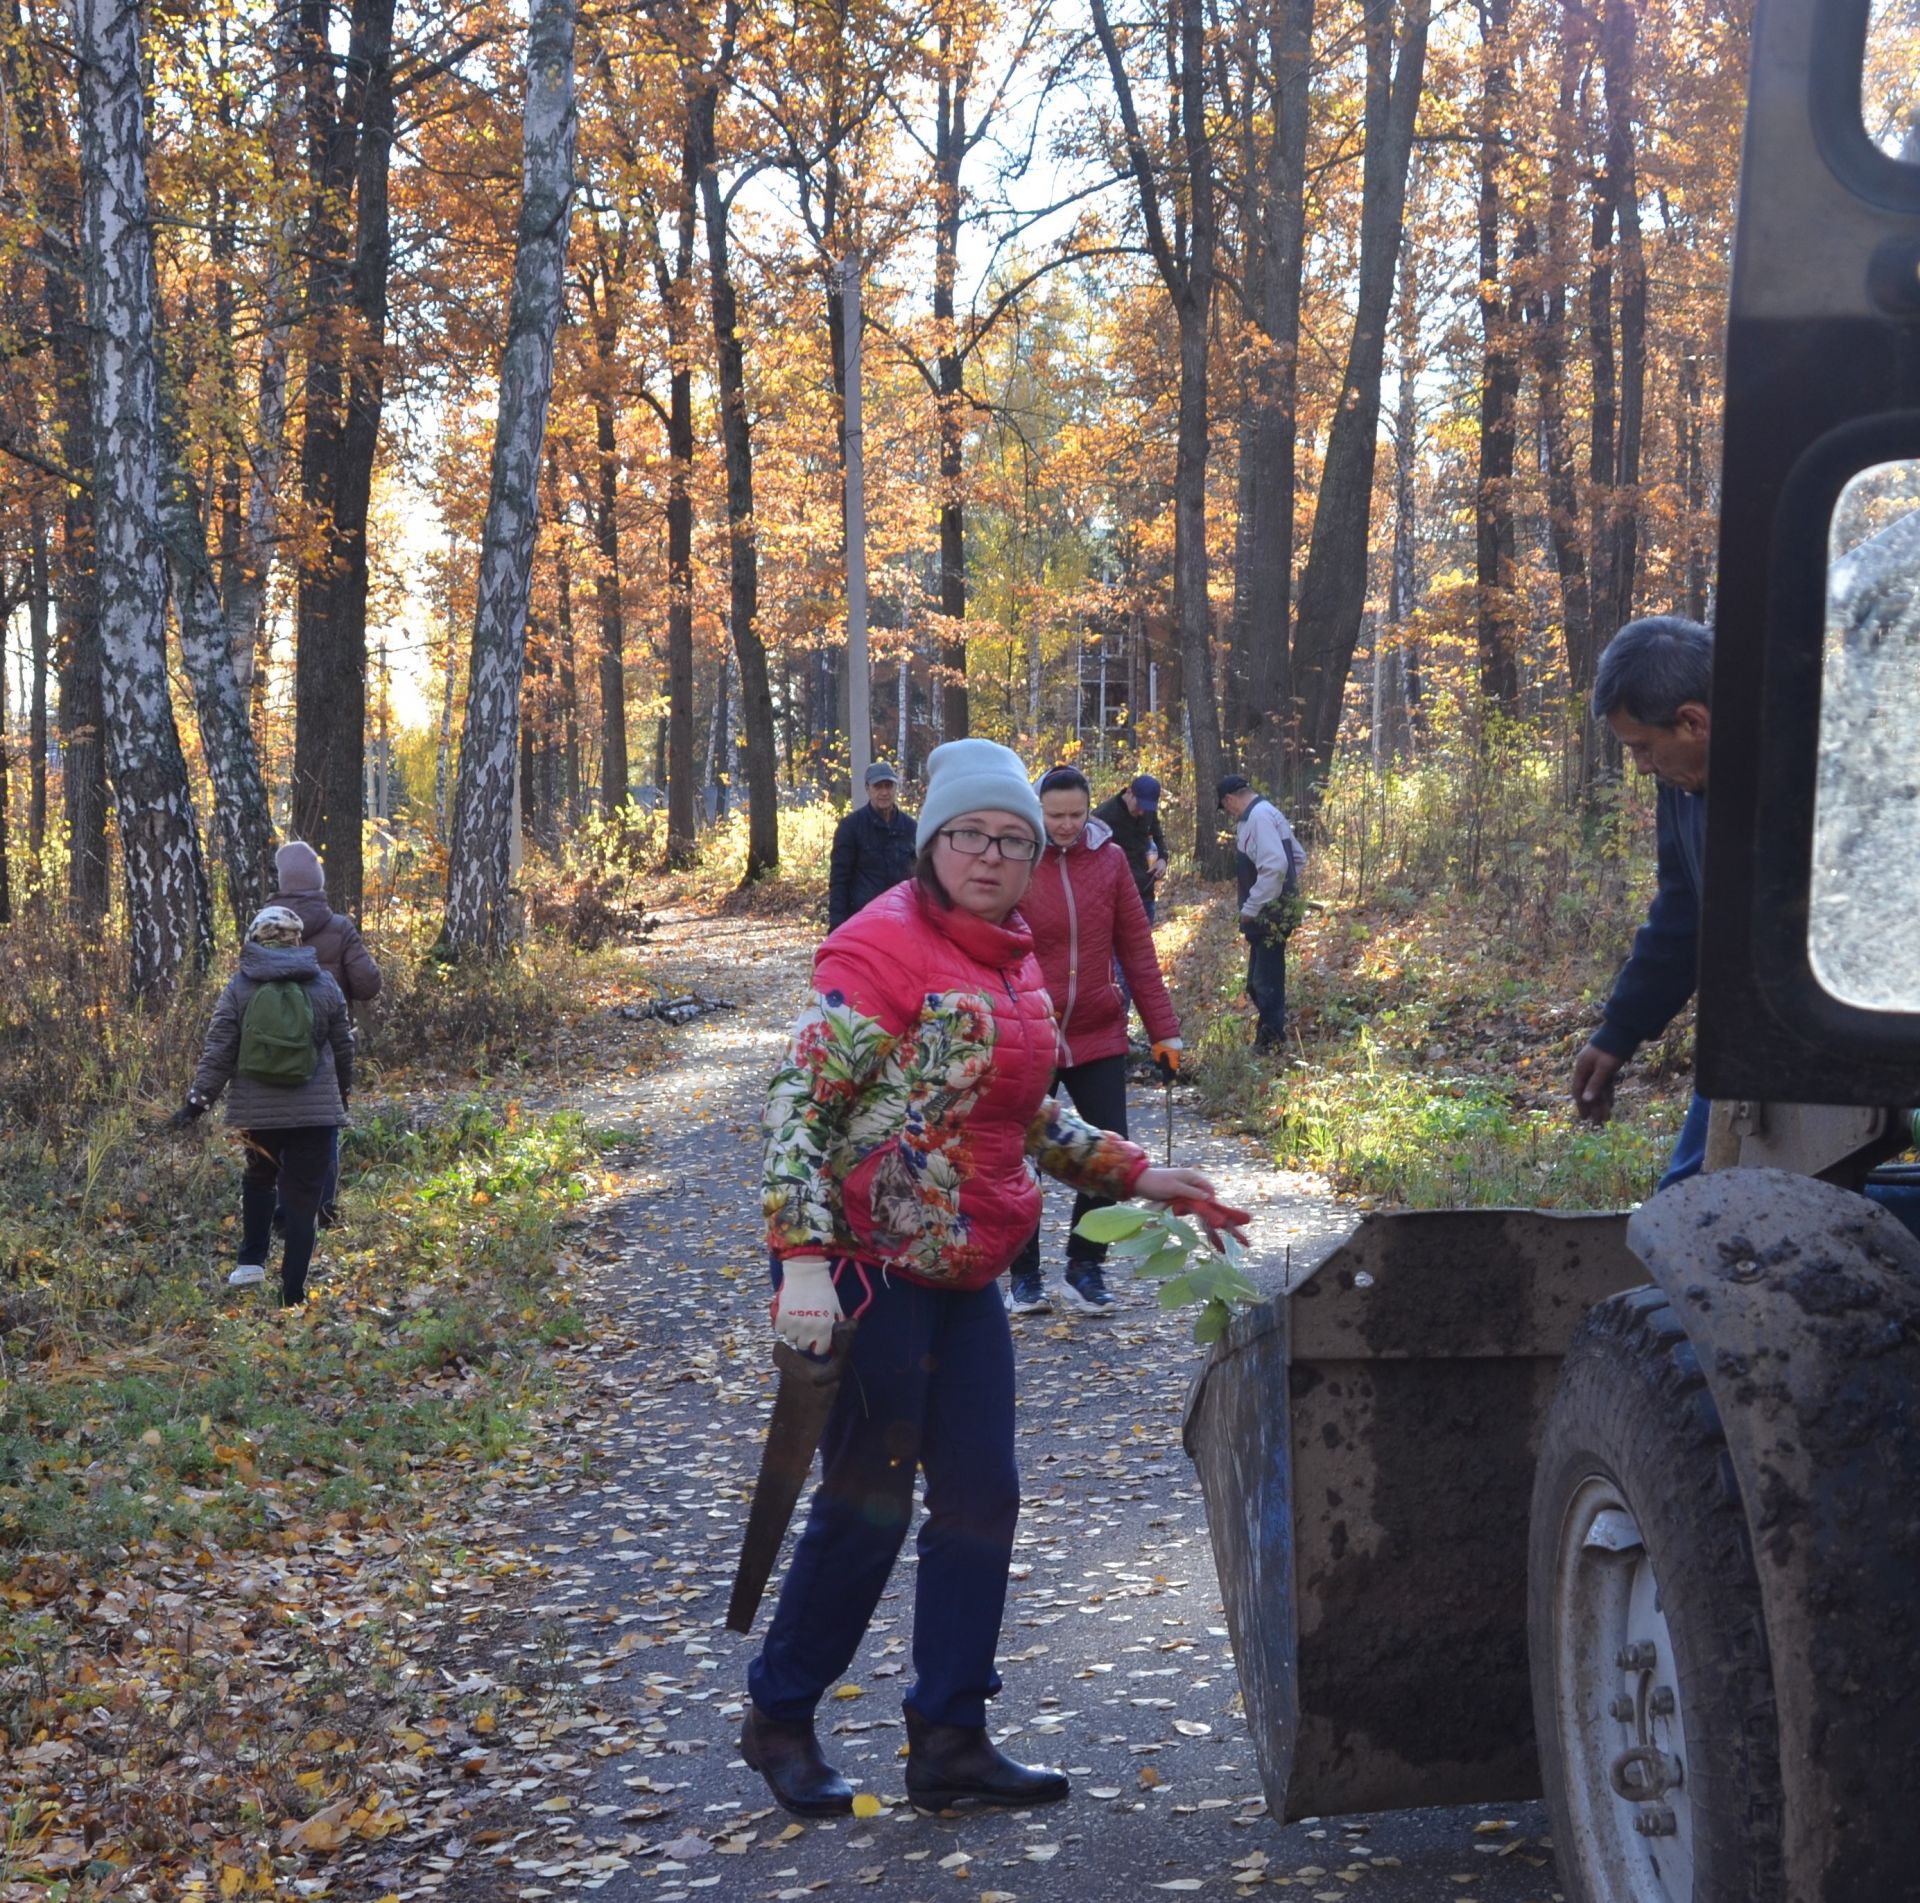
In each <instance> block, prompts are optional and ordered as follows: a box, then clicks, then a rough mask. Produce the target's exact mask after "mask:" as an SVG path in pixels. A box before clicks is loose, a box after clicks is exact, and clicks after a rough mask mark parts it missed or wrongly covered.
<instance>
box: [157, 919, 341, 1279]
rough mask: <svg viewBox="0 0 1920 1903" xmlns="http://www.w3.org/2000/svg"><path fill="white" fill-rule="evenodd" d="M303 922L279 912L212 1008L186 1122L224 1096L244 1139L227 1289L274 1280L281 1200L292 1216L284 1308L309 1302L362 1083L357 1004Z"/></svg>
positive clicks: (181, 1117) (265, 922) (260, 930)
mask: <svg viewBox="0 0 1920 1903" xmlns="http://www.w3.org/2000/svg"><path fill="white" fill-rule="evenodd" d="M301 932H302V926H301V923H300V918H299V915H298V914H297V913H295V912H292V911H289V910H288V909H287V907H285V906H284V905H269V906H268V907H267V908H266V909H265V910H264V911H262V912H260V913H259V914H258V915H257V916H256V917H255V919H254V921H253V923H252V924H251V925H250V926H248V928H247V942H246V943H245V944H244V945H243V946H241V948H240V969H239V970H238V971H237V972H235V973H234V975H233V976H232V977H231V978H230V979H228V981H227V987H226V989H225V990H224V991H222V992H221V994H220V1001H219V1003H218V1004H216V1005H215V1006H214V1007H213V1022H212V1023H211V1024H210V1025H209V1026H208V1028H207V1041H206V1047H205V1048H204V1049H203V1050H202V1052H201V1054H200V1067H199V1069H198V1070H197V1071H195V1072H194V1077H193V1087H192V1088H191V1089H190V1090H189V1091H188V1092H187V1100H186V1103H185V1105H184V1106H183V1107H182V1108H181V1110H180V1112H179V1114H178V1116H177V1117H176V1118H175V1121H176V1122H177V1123H180V1124H188V1123H191V1122H193V1121H194V1120H195V1119H196V1118H198V1117H200V1116H203V1115H204V1114H205V1113H206V1112H207V1111H208V1110H211V1109H212V1108H213V1105H214V1102H215V1100H216V1099H217V1098H218V1097H219V1095H220V1093H221V1091H223V1090H226V1089H227V1088H228V1086H229V1085H231V1086H232V1089H231V1093H230V1094H229V1096H228V1098H227V1123H228V1125H229V1126H230V1127H231V1128H234V1129H237V1130H238V1131H239V1132H240V1138H241V1142H242V1145H243V1147H244V1149H245V1152H246V1162H245V1166H244V1171H243V1174H242V1176H241V1184H240V1251H239V1256H240V1259H239V1263H238V1265H237V1266H236V1267H235V1269H234V1271H233V1273H232V1274H231V1275H229V1276H228V1277H227V1282H228V1285H229V1286H230V1287H233V1288H253V1287H256V1286H257V1285H258V1284H260V1283H262V1282H264V1281H265V1280H266V1279H267V1270H266V1260H267V1249H268V1247H269V1245H270V1244H271V1242H272V1240H273V1215H274V1205H275V1203H276V1201H278V1203H279V1204H280V1205H281V1207H283V1208H284V1209H285V1211H286V1251H285V1253H284V1254H283V1255H282V1257H281V1260H280V1301H281V1305H282V1306H283V1307H286V1308H295V1307H298V1306H299V1305H300V1303H302V1302H303V1301H305V1300H306V1288H307V1265H308V1263H309V1262H311V1261H312V1259H313V1242H314V1232H315V1228H316V1226H317V1223H318V1219H319V1213H320V1199H321V1197H322V1195H323V1193H324V1191H325V1188H326V1181H327V1168H328V1163H329V1161H330V1159H331V1157H332V1155H333V1144H334V1133H335V1132H336V1131H337V1130H338V1129H339V1128H340V1127H341V1126H342V1125H343V1124H344V1123H345V1122H346V1120H347V1099H348V1096H349V1094H350V1092H351V1091H352V1088H353V1037H352V1033H351V1031H350V1030H349V1028H348V1023H347V1001H346V998H345V996H344V995H343V994H342V992H341V990H340V987H339V986H338V985H337V984H335V983H334V981H333V979H332V978H331V977H330V976H329V975H328V974H327V973H326V972H324V971H322V970H321V968H320V961H319V960H318V958H316V957H315V955H314V950H313V947H312V946H311V945H303V944H301V942H300V938H301Z"/></svg>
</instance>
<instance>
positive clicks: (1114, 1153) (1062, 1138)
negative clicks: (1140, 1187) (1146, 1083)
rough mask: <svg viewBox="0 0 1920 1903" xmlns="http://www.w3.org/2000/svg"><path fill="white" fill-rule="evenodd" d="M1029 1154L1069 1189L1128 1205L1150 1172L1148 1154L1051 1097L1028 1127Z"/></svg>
mask: <svg viewBox="0 0 1920 1903" xmlns="http://www.w3.org/2000/svg"><path fill="white" fill-rule="evenodd" d="M1027 1154H1028V1155H1029V1156H1030V1157H1032V1158H1033V1160H1034V1161H1035V1162H1036V1163H1037V1164H1039V1166H1040V1167H1041V1168H1042V1169H1043V1170H1045V1171H1046V1173H1047V1174H1048V1175H1049V1176H1051V1177H1054V1178H1056V1179H1057V1180H1058V1181H1060V1182H1062V1183H1065V1184H1066V1185H1067V1187H1068V1188H1069V1189H1078V1190H1084V1191H1086V1193H1087V1194H1088V1195H1090V1196H1111V1197H1113V1198H1114V1199H1115V1200H1116V1201H1124V1200H1125V1199H1126V1198H1127V1197H1128V1196H1131V1195H1132V1194H1133V1185H1134V1183H1135V1181H1136V1180H1137V1179H1138V1178H1139V1176H1140V1174H1141V1172H1142V1171H1143V1170H1145V1169H1146V1168H1147V1153H1146V1151H1145V1150H1143V1149H1141V1147H1140V1146H1139V1144H1137V1143H1129V1142H1128V1141H1127V1139H1126V1138H1125V1137H1117V1136H1115V1135H1114V1134H1113V1132H1112V1131H1111V1130H1096V1129H1095V1128H1094V1127H1093V1125H1092V1124H1090V1123H1088V1122H1087V1121H1086V1120H1085V1119H1084V1118H1081V1117H1077V1116H1075V1115H1074V1113H1073V1112H1072V1111H1071V1110H1069V1109H1068V1108H1067V1107H1066V1105H1065V1104H1063V1103H1061V1102H1060V1101H1059V1100H1058V1098H1055V1097H1049V1098H1047V1099H1046V1101H1045V1102H1044V1103H1042V1104H1041V1106H1040V1113H1039V1115H1038V1116H1036V1117H1035V1118H1034V1120H1033V1121H1032V1122H1031V1123H1030V1124H1028V1125H1027Z"/></svg>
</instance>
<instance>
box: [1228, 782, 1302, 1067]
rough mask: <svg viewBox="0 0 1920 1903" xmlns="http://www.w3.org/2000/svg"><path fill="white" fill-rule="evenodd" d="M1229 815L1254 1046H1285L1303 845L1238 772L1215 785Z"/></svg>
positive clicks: (1259, 1048)
mask: <svg viewBox="0 0 1920 1903" xmlns="http://www.w3.org/2000/svg"><path fill="white" fill-rule="evenodd" d="M1214 793H1215V798H1216V800H1217V802H1218V804H1219V806H1220V808H1221V810H1222V811H1223V812H1226V813H1228V814H1230V815H1231V816H1232V818H1233V844H1234V870H1235V873H1236V874H1237V877H1238V883H1239V888H1240V934H1241V936H1242V937H1243V938H1245V940H1246V941H1247V996H1248V997H1249V998H1251V999H1252V1000H1253V1008H1254V1010H1255V1011H1257V1012H1258V1013H1259V1017H1260V1023H1259V1028H1258V1030H1257V1031H1256V1032H1255V1033H1254V1040H1253V1047H1254V1049H1255V1050H1257V1051H1284V1050H1285V1049H1286V1047H1287V940H1288V939H1289V938H1290V937H1291V936H1292V934H1293V928H1294V926H1295V925H1296V924H1297V923H1298V922H1299V920H1298V909H1299V892H1300V875H1301V874H1302V873H1303V872H1304V871H1305V870H1306V868H1307V854H1306V848H1305V847H1303V846H1302V845H1301V844H1300V842H1299V840H1298V839H1296V838H1295V837H1294V833H1293V828H1292V827H1291V826H1290V825H1289V824H1288V823H1287V816H1286V814H1284V813H1283V812H1281V810H1280V809H1279V807H1277V806H1275V805H1274V804H1273V802H1272V801H1271V800H1268V799H1265V798H1263V797H1262V796H1261V795H1260V794H1258V793H1256V792H1255V791H1254V790H1253V788H1252V787H1251V786H1250V785H1249V784H1248V783H1247V781H1246V779H1245V778H1244V776H1242V775H1241V774H1238V773H1229V774H1227V775H1225V776H1224V777H1223V778H1222V779H1221V781H1220V783H1219V785H1218V786H1217V787H1216V788H1215V789H1214Z"/></svg>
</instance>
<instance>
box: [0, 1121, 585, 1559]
mask: <svg viewBox="0 0 1920 1903" xmlns="http://www.w3.org/2000/svg"><path fill="white" fill-rule="evenodd" d="M597 1147H598V1145H597V1142H596V1140H595V1138H594V1137H593V1136H592V1134H591V1133H590V1132H589V1131H588V1130H587V1129H586V1128H585V1126H584V1125H583V1124H582V1123H581V1121H580V1119H579V1118H578V1117H576V1116H572V1115H556V1116H550V1117H539V1118H521V1117H519V1116H518V1115H517V1114H514V1113H512V1112H511V1111H509V1112H507V1113H505V1114H502V1113H501V1112H499V1111H498V1110H496V1109H494V1108H491V1107H489V1106H486V1105H483V1104H480V1103H477V1102H461V1103H455V1104H453V1105H450V1106H445V1107H443V1108H442V1110H441V1111H440V1112H439V1114H437V1115H435V1116H434V1117H432V1118H431V1119H429V1120H425V1121H422V1122H419V1123H414V1122H410V1121H409V1120H408V1119H407V1118H406V1117H405V1116H403V1115H402V1114H401V1113H399V1112H397V1111H384V1112H382V1113H380V1114H379V1115H377V1116H374V1117H372V1118H369V1119H367V1120H365V1121H364V1122H363V1123H362V1125H361V1126H360V1127H358V1128H357V1129H355V1130H354V1131H353V1132H352V1133H351V1134H350V1136H349V1138H348V1141H347V1146H346V1155H345V1178H346V1184H347V1189H346V1207H347V1211H348V1214H349V1226H348V1227H347V1228H346V1229H345V1230H343V1231H334V1232H329V1234H327V1235H325V1236H323V1238H322V1250H321V1255H320V1259H319V1261H318V1263H317V1266H316V1272H315V1276H314V1278H313V1286H314V1291H315V1297H314V1300H313V1302H312V1303H311V1304H310V1305H309V1308H308V1309H307V1310H306V1311H303V1312H297V1313H295V1314H293V1315H291V1316H288V1315H284V1314H282V1313H281V1311H280V1310H279V1309H278V1307H277V1305H276V1303H275V1300H274V1295H273V1290H272V1288H271V1285H269V1288H268V1289H267V1290H264V1291H229V1290H227V1289H226V1287H225V1283H224V1278H225V1274H226V1271H227V1269H228V1267H229V1266H230V1265H231V1261H232V1246H231V1245H232V1236H233V1229H234V1225H235V1223H236V1221H237V1204H238V1170H237V1166H236V1164H235V1163H234V1161H233V1160H232V1158H231V1157H230V1155H229V1154H228V1153H227V1146H226V1144H225V1143H223V1142H222V1141H220V1140H219V1138H218V1137H214V1138H211V1139H207V1138H201V1137H197V1136H196V1137H190V1138H169V1139H165V1140H163V1141H161V1142H158V1143H155V1142H152V1141H150V1140H146V1139H142V1138H140V1137H138V1136H137V1134H136V1133H134V1132H131V1131H128V1132H126V1133H124V1134H123V1136H122V1138H121V1140H120V1141H119V1143H118V1144H117V1145H107V1146H105V1150H104V1154H103V1155H102V1156H101V1158H100V1159H99V1163H98V1167H97V1169H96V1171H95V1178H96V1180H95V1182H94V1185H93V1187H92V1188H91V1190H89V1189H87V1188H86V1187H84V1186H83V1187H80V1188H78V1189H74V1188H69V1187H68V1185H70V1184H73V1183H74V1182H75V1180H76V1173H75V1172H74V1171H73V1170H71V1169H63V1168H61V1167H60V1166H58V1165H57V1164H56V1165H43V1166H42V1167H41V1168H40V1169H39V1170H37V1171H28V1172H24V1173H22V1172H16V1173H15V1176H14V1179H13V1181H14V1187H15V1190H16V1194H15V1195H14V1196H12V1197H10V1199H9V1202H8V1206H7V1210H6V1213H5V1215H4V1217H0V1257H4V1258H10V1259H11V1261H12V1263H13V1264H14V1268H15V1275H14V1278H13V1282H12V1284H11V1290H10V1294H9V1298H8V1307H7V1315H8V1320H9V1323H10V1325H9V1326H8V1328H7V1332H6V1333H5V1335H4V1336H3V1337H0V1349H4V1372H0V1546H5V1547H10V1548H13V1549H15V1550H16V1551H21V1550H25V1551H30V1552H34V1553H39V1554H46V1553H54V1552H58V1553H70V1554H73V1555H76V1556H78V1557H80V1558H82V1559H86V1560H89V1561H111V1560H114V1559H117V1558H119V1557H122V1556H124V1554H125V1553H127V1552H128V1551H130V1550H131V1549H133V1548H134V1547H136V1546H139V1545H141V1544H142V1543H144V1542H147V1541H152V1540H156V1539H157V1540H163V1541H170V1542H184V1543H188V1544H191V1545H196V1546H203V1547H209V1546H210V1547H225V1546H232V1545H236V1544H245V1543H247V1542H249V1541H251V1540H253V1539H256V1538H258V1537H260V1536H262V1535H264V1534H267V1533H270V1532H273V1531H275V1530H277V1529H279V1528H281V1527H284V1526H285V1525H286V1524H287V1522H288V1521H289V1520H302V1519H311V1518H313V1517H314V1516H321V1517H324V1516H325V1515H326V1514H329V1513H334V1512H348V1513H361V1512H366V1511H369V1510H371V1509H373V1508H374V1507H375V1506H376V1505H377V1504H378V1503H380V1502H381V1501H382V1499H383V1497H387V1498H391V1497H393V1496H397V1495H399V1494H401V1493H404V1492H406V1491H407V1490H408V1489H409V1488H410V1486H411V1484H412V1479H413V1476H414V1474H415V1473H416V1471H417V1470H424V1469H428V1468H434V1467H439V1466H443V1465H444V1464H445V1463H447V1462H450V1461H468V1460H472V1461H482V1460H490V1459H494V1458H497V1457H498V1456H499V1455H501V1454H502V1453H504V1452H505V1451H506V1449H507V1448H508V1447H509V1446H510V1445H511V1444H512V1442H513V1441H514V1439H515V1438H516V1437H517V1436H518V1435H519V1434H520V1433H521V1432H522V1431H523V1425H524V1421H525V1417H526V1414H527V1411H528V1408H529V1406H530V1405H531V1404H532V1402H533V1401H534V1400H535V1399H537V1397H538V1394H539V1392H540V1386H541V1377H540V1374H539V1364H538V1361H537V1359H536V1356H535V1354H534V1350H535V1349H536V1348H537V1347H538V1346H540V1345H542V1344H546V1343H550V1342H554V1341H563V1340H569V1339H573V1338H574V1337H576V1336H577V1335H578V1333H579V1331H580V1324H579V1321H578V1318H577V1317H576V1315H575V1314H574V1311H573V1309H572V1306H571V1302H570V1298H569V1295H568V1292H567V1290H566V1289H565V1288H564V1286H563V1285H562V1284H561V1283H560V1282H559V1280H558V1279H557V1277H556V1275H555V1272H554V1271H555V1261H556V1256H557V1253H558V1250H559V1247H560V1244H561V1240H562V1230H563V1228H564V1226H565V1225H566V1224H567V1223H568V1222H569V1221H570V1220H571V1219H572V1217H573V1215H574V1212H575V1210H576V1207H577V1205H578V1204H579V1202H580V1201H581V1200H582V1198H583V1197H584V1196H585V1194H586V1182H585V1175H586V1173H587V1172H588V1171H589V1170H590V1169H591V1167H592V1165H593V1162H594V1158H595V1156H596V1153H597ZM29 1238H31V1240H29ZM396 1504H397V1501H396Z"/></svg>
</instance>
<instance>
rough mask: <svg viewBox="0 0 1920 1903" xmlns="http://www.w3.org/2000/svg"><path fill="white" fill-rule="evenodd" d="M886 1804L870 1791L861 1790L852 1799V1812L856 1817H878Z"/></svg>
mask: <svg viewBox="0 0 1920 1903" xmlns="http://www.w3.org/2000/svg"><path fill="white" fill-rule="evenodd" d="M885 1809H886V1806H885V1805H884V1804H882V1803H881V1801H880V1800H879V1799H878V1798H877V1797H875V1796H874V1794H873V1793H872V1792H871V1791H862V1792H861V1793H860V1794H859V1796H857V1797H856V1798H855V1799H854V1800H853V1814H854V1816H856V1817H878V1816H879V1815H880V1813H881V1812H882V1811H883V1810H885Z"/></svg>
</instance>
